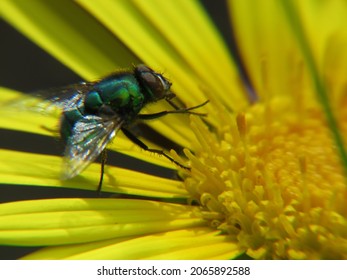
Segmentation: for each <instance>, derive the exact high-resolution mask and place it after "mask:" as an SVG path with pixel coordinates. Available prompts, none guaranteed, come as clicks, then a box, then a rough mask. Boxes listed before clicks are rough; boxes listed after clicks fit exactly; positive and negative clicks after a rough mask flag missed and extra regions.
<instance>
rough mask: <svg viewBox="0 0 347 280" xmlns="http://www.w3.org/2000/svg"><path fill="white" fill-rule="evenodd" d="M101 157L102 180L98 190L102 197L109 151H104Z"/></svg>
mask: <svg viewBox="0 0 347 280" xmlns="http://www.w3.org/2000/svg"><path fill="white" fill-rule="evenodd" d="M100 156H101V173H100V180H99V185H98V189H97V193H98V195H100V192H101V188H102V181H103V180H104V173H105V164H106V161H107V151H106V149H104V150H103V151H102V152H101V154H100Z"/></svg>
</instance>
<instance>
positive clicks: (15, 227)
mask: <svg viewBox="0 0 347 280" xmlns="http://www.w3.org/2000/svg"><path fill="white" fill-rule="evenodd" d="M193 209H194V207H191V206H184V205H175V204H169V203H162V202H154V201H144V200H131V199H121V200H117V199H47V200H35V201H20V202H10V203H4V204H2V205H0V243H1V244H4V245H25V246H42V245H62V244H75V243H85V242H91V241H97V240H105V239H110V238H118V237H128V236H139V235H144V234H150V233H158V232H165V231H170V230H175V229H182V228H189V227H196V226H199V225H200V226H201V225H203V224H204V223H205V222H204V221H203V220H201V219H200V218H198V217H194V216H193V215H192V210H193Z"/></svg>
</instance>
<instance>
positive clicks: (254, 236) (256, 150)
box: [184, 99, 347, 259]
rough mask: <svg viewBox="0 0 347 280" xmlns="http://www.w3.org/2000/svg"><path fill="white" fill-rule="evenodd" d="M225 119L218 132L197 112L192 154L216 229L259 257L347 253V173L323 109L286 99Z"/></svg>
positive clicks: (193, 176)
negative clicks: (206, 123) (303, 109)
mask: <svg viewBox="0 0 347 280" xmlns="http://www.w3.org/2000/svg"><path fill="white" fill-rule="evenodd" d="M300 110H301V109H300ZM217 118H218V116H217ZM218 121H219V123H220V126H219V127H218V128H216V131H213V132H211V131H210V130H209V129H208V128H207V126H206V125H205V124H204V122H203V121H202V120H201V119H199V118H197V117H194V116H193V117H192V119H191V127H192V129H193V131H194V133H195V135H196V143H195V146H194V147H196V148H195V149H194V154H193V153H191V152H190V151H188V150H186V151H185V153H186V155H187V157H188V158H189V160H190V163H191V173H190V175H189V176H188V177H187V178H186V179H185V182H184V183H185V187H186V189H187V190H188V191H189V193H190V194H191V196H192V198H193V199H194V200H196V201H198V202H199V204H200V205H201V216H202V217H203V218H204V219H206V220H208V221H209V222H210V226H211V227H215V228H217V229H219V230H220V231H221V232H222V233H223V234H226V235H229V236H230V238H231V240H234V241H236V242H237V243H238V244H239V246H240V247H241V249H244V250H245V252H247V254H248V255H250V256H251V257H254V258H275V259H287V258H289V259H321V258H323V259H327V258H333V259H336V258H343V259H345V258H347V218H346V217H347V203H346V201H347V186H346V178H345V176H344V174H343V170H342V167H341V163H340V160H339V156H338V154H337V152H336V149H335V145H334V142H333V140H332V138H331V135H330V130H329V128H328V127H327V125H326V123H325V120H324V115H323V113H321V111H320V108H319V106H318V105H314V106H313V105H310V107H309V108H306V109H305V113H304V114H302V111H300V114H299V112H298V111H297V109H296V107H295V105H294V104H292V103H291V102H289V101H286V100H284V99H283V100H281V99H278V100H272V101H269V102H268V103H266V104H262V103H258V104H256V105H254V106H252V107H250V108H248V110H247V111H245V112H242V113H230V112H227V111H225V112H220V116H219V120H218ZM344 125H345V124H344ZM345 127H346V126H345Z"/></svg>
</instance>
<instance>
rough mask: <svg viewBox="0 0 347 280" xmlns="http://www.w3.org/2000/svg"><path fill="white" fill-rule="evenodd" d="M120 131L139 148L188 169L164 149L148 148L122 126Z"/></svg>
mask: <svg viewBox="0 0 347 280" xmlns="http://www.w3.org/2000/svg"><path fill="white" fill-rule="evenodd" d="M121 130H122V132H123V133H124V135H125V136H126V137H127V138H128V139H129V140H130V141H131V142H133V143H134V144H136V145H137V146H139V147H140V148H142V149H144V150H145V151H148V152H152V153H156V154H158V155H162V156H164V157H166V158H167V159H168V160H170V161H171V162H173V163H174V164H176V165H178V166H179V167H181V168H184V169H187V170H190V168H189V167H187V166H184V165H182V164H180V163H179V162H177V161H176V160H174V159H173V158H172V157H170V156H169V155H167V154H166V153H165V152H164V151H162V150H158V149H151V148H148V146H147V145H146V144H145V143H143V142H142V141H141V140H140V139H138V138H137V137H136V136H135V135H134V134H132V133H131V132H130V131H129V130H127V129H125V128H124V127H122V128H121Z"/></svg>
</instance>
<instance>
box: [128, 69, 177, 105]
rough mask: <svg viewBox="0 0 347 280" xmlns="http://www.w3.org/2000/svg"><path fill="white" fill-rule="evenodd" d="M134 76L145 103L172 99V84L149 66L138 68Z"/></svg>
mask: <svg viewBox="0 0 347 280" xmlns="http://www.w3.org/2000/svg"><path fill="white" fill-rule="evenodd" d="M134 75H135V77H136V79H137V82H138V83H139V85H140V88H141V92H142V93H143V95H144V97H145V103H150V102H156V101H158V100H161V99H170V98H171V97H172V96H173V93H172V92H170V87H171V83H170V82H169V81H168V80H167V79H166V78H165V77H164V76H163V75H161V74H159V73H157V72H155V71H153V70H152V69H151V68H149V67H148V66H146V65H138V66H136V67H135V69H134Z"/></svg>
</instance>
